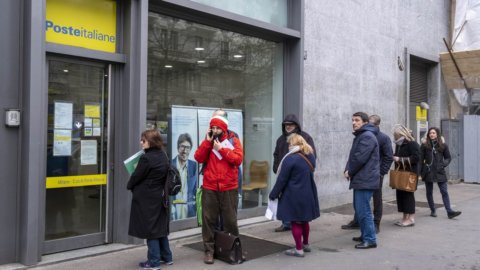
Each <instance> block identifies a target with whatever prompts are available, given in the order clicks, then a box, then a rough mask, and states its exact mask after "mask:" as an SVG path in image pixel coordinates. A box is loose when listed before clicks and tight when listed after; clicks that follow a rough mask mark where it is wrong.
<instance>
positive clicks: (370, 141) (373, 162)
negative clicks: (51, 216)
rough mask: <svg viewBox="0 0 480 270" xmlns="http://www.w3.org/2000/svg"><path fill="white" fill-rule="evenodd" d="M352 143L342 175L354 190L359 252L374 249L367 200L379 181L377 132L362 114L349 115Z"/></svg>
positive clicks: (373, 234)
mask: <svg viewBox="0 0 480 270" xmlns="http://www.w3.org/2000/svg"><path fill="white" fill-rule="evenodd" d="M352 126H353V135H355V139H354V140H353V144H352V148H351V150H350V154H349V156H348V161H347V165H346V166H345V171H344V175H345V178H347V180H349V181H350V186H349V188H350V189H353V206H354V209H355V216H356V218H357V220H358V223H359V224H360V230H361V233H362V235H361V236H360V237H354V238H353V240H354V241H359V242H361V243H360V244H357V245H355V248H358V249H367V248H376V247H377V239H376V235H375V226H374V224H373V217H372V210H371V209H370V199H371V198H372V195H373V192H374V190H376V189H378V187H379V185H380V184H379V181H380V156H379V150H378V148H379V147H378V142H377V138H376V137H375V136H376V133H377V131H378V129H376V128H375V126H373V125H372V124H370V123H368V115H367V114H366V113H364V112H357V113H354V114H353V116H352Z"/></svg>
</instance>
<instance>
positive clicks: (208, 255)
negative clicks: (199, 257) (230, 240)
mask: <svg viewBox="0 0 480 270" xmlns="http://www.w3.org/2000/svg"><path fill="white" fill-rule="evenodd" d="M203 262H204V263H206V264H213V253H212V252H210V251H207V252H205V257H203Z"/></svg>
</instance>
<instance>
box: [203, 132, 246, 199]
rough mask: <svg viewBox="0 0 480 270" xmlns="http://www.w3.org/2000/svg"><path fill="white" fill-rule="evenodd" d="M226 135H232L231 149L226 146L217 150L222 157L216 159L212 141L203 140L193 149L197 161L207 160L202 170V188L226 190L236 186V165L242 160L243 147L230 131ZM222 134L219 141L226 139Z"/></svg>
mask: <svg viewBox="0 0 480 270" xmlns="http://www.w3.org/2000/svg"><path fill="white" fill-rule="evenodd" d="M227 134H228V137H230V138H232V137H233V147H234V148H233V149H228V148H226V147H224V148H222V149H220V150H219V151H218V152H219V153H220V155H221V156H222V159H221V160H220V159H218V157H217V156H216V155H215V153H214V152H213V151H212V150H213V142H209V141H208V140H204V141H203V142H202V143H201V144H200V146H199V147H198V149H197V151H195V155H194V157H195V160H196V161H197V162H198V163H205V162H207V161H208V162H207V166H206V167H205V169H204V170H203V188H205V189H209V190H215V191H227V190H232V189H237V188H238V166H240V165H241V164H242V161H243V149H242V144H241V143H240V140H239V139H238V138H236V137H235V135H233V134H232V133H227ZM228 137H227V135H224V136H223V137H222V139H221V140H220V141H224V140H228Z"/></svg>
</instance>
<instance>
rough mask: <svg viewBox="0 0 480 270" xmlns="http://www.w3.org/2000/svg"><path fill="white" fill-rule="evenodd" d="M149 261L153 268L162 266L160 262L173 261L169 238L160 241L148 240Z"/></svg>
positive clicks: (162, 238)
mask: <svg viewBox="0 0 480 270" xmlns="http://www.w3.org/2000/svg"><path fill="white" fill-rule="evenodd" d="M147 247H148V252H147V260H148V261H149V262H150V263H151V264H152V266H160V260H163V261H165V262H170V261H172V251H171V250H170V244H169V243H168V237H166V236H165V237H160V238H158V239H147Z"/></svg>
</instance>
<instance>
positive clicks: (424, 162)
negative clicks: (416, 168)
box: [420, 127, 462, 218]
mask: <svg viewBox="0 0 480 270" xmlns="http://www.w3.org/2000/svg"><path fill="white" fill-rule="evenodd" d="M451 160H452V158H451V156H450V151H449V150H448V145H447V144H446V143H445V140H444V139H443V137H442V136H441V134H440V129H439V128H436V127H431V128H429V129H428V133H427V136H426V138H424V139H423V140H422V146H421V147H420V166H421V170H420V172H421V173H420V175H421V176H422V180H423V181H424V182H425V189H426V192H427V201H428V206H429V207H430V211H431V212H430V216H432V217H437V213H436V211H435V203H434V202H433V194H432V193H433V184H434V183H437V184H438V188H439V189H440V193H441V194H442V200H443V205H444V206H445V210H447V216H448V218H454V217H456V216H459V215H460V214H461V213H462V212H460V211H453V210H452V208H451V207H450V198H449V196H448V185H447V176H446V173H445V168H446V167H447V166H448V164H449V163H450V161H451Z"/></svg>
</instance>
